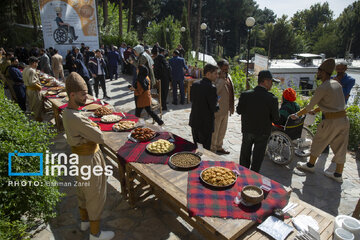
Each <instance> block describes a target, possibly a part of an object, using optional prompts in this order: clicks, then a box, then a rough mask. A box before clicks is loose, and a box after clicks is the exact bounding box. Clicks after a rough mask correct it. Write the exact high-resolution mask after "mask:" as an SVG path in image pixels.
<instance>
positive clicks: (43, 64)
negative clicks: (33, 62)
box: [39, 48, 51, 74]
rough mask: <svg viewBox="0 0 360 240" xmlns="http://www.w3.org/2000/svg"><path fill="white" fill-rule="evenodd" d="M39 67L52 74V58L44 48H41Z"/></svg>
mask: <svg viewBox="0 0 360 240" xmlns="http://www.w3.org/2000/svg"><path fill="white" fill-rule="evenodd" d="M39 69H40V71H42V72H44V73H46V74H51V67H50V58H49V57H48V55H47V54H46V51H45V49H43V48H42V49H41V50H40V58H39Z"/></svg>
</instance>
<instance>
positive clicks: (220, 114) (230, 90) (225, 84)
mask: <svg viewBox="0 0 360 240" xmlns="http://www.w3.org/2000/svg"><path fill="white" fill-rule="evenodd" d="M218 66H219V68H220V74H219V77H218V78H217V79H216V82H215V86H216V92H217V95H218V97H219V98H220V99H219V111H217V112H216V113H215V129H214V132H213V134H212V137H211V151H213V152H215V153H218V154H229V153H230V152H229V151H226V150H225V149H224V148H223V140H224V137H225V133H226V129H227V125H228V118H229V115H231V114H233V113H234V86H233V83H232V81H231V76H230V75H229V62H228V61H226V60H225V59H222V60H220V61H219V62H218Z"/></svg>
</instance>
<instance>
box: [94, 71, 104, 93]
mask: <svg viewBox="0 0 360 240" xmlns="http://www.w3.org/2000/svg"><path fill="white" fill-rule="evenodd" d="M94 80H95V84H94V91H95V97H96V98H98V97H99V83H100V84H101V88H102V90H103V93H104V97H106V96H107V94H106V85H105V76H104V75H97V76H96V77H95V78H94Z"/></svg>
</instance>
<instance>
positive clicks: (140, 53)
mask: <svg viewBox="0 0 360 240" xmlns="http://www.w3.org/2000/svg"><path fill="white" fill-rule="evenodd" d="M134 53H135V55H136V57H137V62H135V63H134V65H135V66H136V67H138V66H139V65H143V66H146V67H147V69H149V77H150V83H151V86H154V85H155V75H154V71H153V65H154V61H153V60H152V58H151V56H150V55H149V54H148V53H147V52H145V50H144V47H143V46H141V45H137V46H136V47H134Z"/></svg>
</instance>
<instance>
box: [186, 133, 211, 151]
mask: <svg viewBox="0 0 360 240" xmlns="http://www.w3.org/2000/svg"><path fill="white" fill-rule="evenodd" d="M191 133H192V135H193V141H194V143H195V144H196V145H197V143H201V144H202V145H203V147H204V148H205V149H207V150H210V146H211V136H212V132H209V131H207V132H205V131H199V130H198V129H195V128H191Z"/></svg>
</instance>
